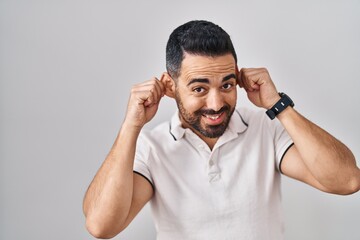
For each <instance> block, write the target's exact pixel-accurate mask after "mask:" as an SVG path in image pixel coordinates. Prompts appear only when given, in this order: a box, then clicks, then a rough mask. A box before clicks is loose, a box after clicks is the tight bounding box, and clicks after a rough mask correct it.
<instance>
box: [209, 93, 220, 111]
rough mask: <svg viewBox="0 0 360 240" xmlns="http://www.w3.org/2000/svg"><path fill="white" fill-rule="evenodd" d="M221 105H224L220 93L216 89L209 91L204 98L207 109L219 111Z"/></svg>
mask: <svg viewBox="0 0 360 240" xmlns="http://www.w3.org/2000/svg"><path fill="white" fill-rule="evenodd" d="M223 106H224V99H223V96H222V94H221V93H220V92H219V91H217V90H213V91H210V93H209V94H208V96H207V99H206V107H207V109H212V110H214V111H219V110H220V109H221V108H222V107H223Z"/></svg>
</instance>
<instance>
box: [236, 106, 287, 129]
mask: <svg viewBox="0 0 360 240" xmlns="http://www.w3.org/2000/svg"><path fill="white" fill-rule="evenodd" d="M236 112H237V113H238V114H239V115H240V116H241V119H242V120H243V121H244V122H245V123H246V124H247V126H248V128H255V129H256V130H257V131H260V130H263V131H265V132H268V131H270V132H271V133H274V131H276V129H278V128H281V127H282V125H281V123H280V122H279V120H278V119H277V118H275V119H274V120H271V119H270V118H269V117H268V116H267V115H266V113H265V110H264V109H262V108H245V107H240V108H237V109H236Z"/></svg>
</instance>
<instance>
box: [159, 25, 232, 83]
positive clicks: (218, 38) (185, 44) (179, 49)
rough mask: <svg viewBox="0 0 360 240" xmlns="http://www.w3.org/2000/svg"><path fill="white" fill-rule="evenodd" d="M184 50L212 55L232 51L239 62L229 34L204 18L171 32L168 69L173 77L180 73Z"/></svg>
mask: <svg viewBox="0 0 360 240" xmlns="http://www.w3.org/2000/svg"><path fill="white" fill-rule="evenodd" d="M184 52H186V53H189V54H195V55H202V56H210V57H217V56H222V55H225V54H227V53H231V54H232V55H233V57H234V59H235V62H237V57H236V53H235V49H234V46H233V44H232V42H231V39H230V36H229V34H227V33H226V32H225V31H224V30H223V29H222V28H221V27H219V26H218V25H216V24H214V23H212V22H208V21H204V20H195V21H190V22H187V23H185V24H183V25H181V26H179V27H177V28H176V29H175V30H174V31H173V32H172V33H171V34H170V37H169V40H168V42H167V45H166V69H167V71H168V73H169V74H170V75H171V76H172V77H173V78H177V77H179V75H180V68H181V62H182V60H183V59H184Z"/></svg>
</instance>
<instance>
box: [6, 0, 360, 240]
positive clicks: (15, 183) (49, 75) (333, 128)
mask: <svg viewBox="0 0 360 240" xmlns="http://www.w3.org/2000/svg"><path fill="white" fill-rule="evenodd" d="M193 19H206V20H210V21H213V22H215V23H217V24H219V25H220V26H222V27H223V28H224V29H225V30H226V31H227V32H228V33H229V34H230V36H231V38H232V40H233V42H234V45H235V48H236V51H237V54H238V59H239V67H260V66H264V67H267V68H268V70H269V72H270V74H271V76H272V78H273V80H274V82H275V83H276V85H277V88H278V90H279V91H284V92H286V93H287V94H288V95H289V96H291V98H292V99H293V100H294V101H295V107H296V109H297V110H298V111H300V112H301V113H302V114H303V115H305V116H306V117H308V118H309V119H310V120H312V121H314V122H316V123H317V124H318V125H320V126H322V127H323V128H325V129H326V130H327V131H329V132H330V133H332V134H333V135H335V136H336V137H337V138H339V139H340V140H342V141H343V142H344V143H345V144H347V145H348V146H349V147H350V148H351V149H352V150H353V153H354V155H355V156H356V157H357V158H358V159H359V158H360V149H359V146H358V145H359V141H360V134H359V133H360V127H359V122H360V110H359V106H358V105H359V103H360V96H359V94H358V91H359V89H360V83H359V82H360V66H359V63H360V44H359V43H360V2H359V1H355V0H354V1H350V0H345V1H311V0H305V1H294V0H290V1H286V0H283V1H262V2H260V1H246V2H245V1H184V0H182V1H174V2H170V1H159V0H158V1H128V2H125V1H120V0H118V1H95V0H89V1H85V0H84V1H80V0H72V1H70V0H63V1H51V0H33V1H20V0H0V239H4V240H8V239H11V240H12V239H28V240H33V239H34V240H35V239H36V240H38V239H52V240H57V239H59V240H60V239H61V240H64V239H92V237H91V236H90V235H89V234H88V233H87V231H86V229H85V227H84V216H83V214H82V198H83V196H84V193H85V191H86V189H87V186H88V185H89V183H90V181H91V180H92V178H93V176H94V175H95V173H96V171H97V169H98V168H99V166H100V164H101V163H102V161H103V160H104V158H105V156H106V155H107V153H108V151H109V149H110V147H111V145H112V143H113V141H114V139H115V137H116V134H117V131H118V129H119V127H120V124H121V122H122V120H123V118H124V113H125V109H126V104H127V99H128V96H129V90H130V88H131V86H132V85H133V84H135V83H138V82H142V81H145V80H148V79H150V78H151V77H152V76H157V77H159V76H160V75H161V73H162V72H163V71H164V70H165V45H166V41H167V39H168V36H169V34H170V33H171V31H172V30H173V29H174V28H176V27H177V26H179V25H181V24H183V23H185V22H187V21H189V20H193ZM241 105H242V106H244V105H245V106H250V104H249V103H248V100H247V99H246V97H245V95H244V94H243V93H241V94H240V98H239V100H238V106H241ZM175 108H176V105H175V104H174V103H173V101H172V100H170V99H164V100H163V101H162V103H161V106H160V110H159V112H158V114H157V115H156V117H155V119H154V120H153V121H152V122H151V123H150V124H148V126H147V127H148V128H151V127H153V126H154V125H156V124H158V123H159V122H161V121H164V120H167V119H168V118H169V117H170V116H171V115H172V114H173V113H174V111H175ZM358 164H359V160H358ZM283 203H284V213H285V218H286V239H292V240H303V239H307V240H318V239H330V240H335V239H347V240H358V239H360V230H359V222H360V221H359V216H360V193H357V194H355V195H351V196H345V197H344V196H335V195H329V194H325V193H322V192H320V191H317V190H315V189H312V188H311V187H308V186H307V185H305V184H302V183H298V182H296V181H294V180H291V179H288V178H286V177H284V178H283ZM116 239H155V229H154V226H153V223H152V219H151V216H150V211H149V207H148V206H146V207H145V209H144V210H143V211H142V212H141V213H140V215H139V216H138V217H137V218H136V219H135V221H134V222H133V223H132V224H131V225H130V226H129V228H128V229H126V230H125V231H124V232H123V233H121V234H120V235H118V236H117V237H116Z"/></svg>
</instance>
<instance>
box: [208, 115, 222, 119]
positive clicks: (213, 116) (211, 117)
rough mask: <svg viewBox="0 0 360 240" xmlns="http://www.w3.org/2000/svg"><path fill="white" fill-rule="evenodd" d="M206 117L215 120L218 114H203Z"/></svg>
mask: <svg viewBox="0 0 360 240" xmlns="http://www.w3.org/2000/svg"><path fill="white" fill-rule="evenodd" d="M205 116H206V117H207V118H210V119H212V120H216V119H218V118H219V117H220V115H205Z"/></svg>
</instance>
